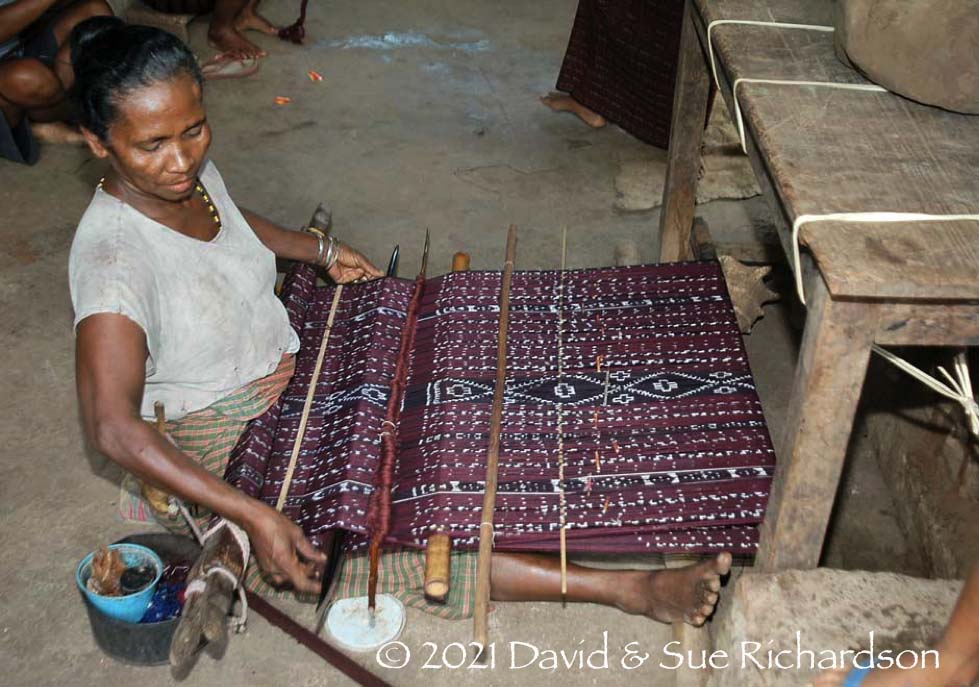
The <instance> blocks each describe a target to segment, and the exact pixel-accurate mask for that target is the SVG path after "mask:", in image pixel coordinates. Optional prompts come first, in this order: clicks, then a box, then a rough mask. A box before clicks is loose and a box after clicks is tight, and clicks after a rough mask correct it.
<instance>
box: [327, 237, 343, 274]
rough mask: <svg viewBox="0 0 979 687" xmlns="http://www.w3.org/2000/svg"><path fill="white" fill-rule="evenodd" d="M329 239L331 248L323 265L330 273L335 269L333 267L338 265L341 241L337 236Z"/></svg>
mask: <svg viewBox="0 0 979 687" xmlns="http://www.w3.org/2000/svg"><path fill="white" fill-rule="evenodd" d="M329 239H330V246H329V249H328V250H327V251H326V262H325V264H324V265H323V267H324V268H326V270H327V271H328V272H329V271H330V270H332V269H333V266H334V265H336V264H337V260H339V259H340V241H338V240H337V238H336V237H335V236H330V237H329Z"/></svg>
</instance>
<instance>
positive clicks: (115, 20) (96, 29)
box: [69, 16, 126, 71]
mask: <svg viewBox="0 0 979 687" xmlns="http://www.w3.org/2000/svg"><path fill="white" fill-rule="evenodd" d="M125 25H126V22H124V21H123V20H122V19H120V18H119V17H103V16H99V17H90V18H89V19H86V20H85V21H83V22H79V24H78V25H77V26H76V27H75V28H74V29H73V30H72V32H71V36H70V37H69V44H70V46H71V65H72V67H73V68H74V69H75V71H78V68H79V67H80V66H83V64H84V61H85V57H86V55H87V53H88V52H89V51H90V50H92V49H93V48H97V47H99V42H100V41H98V39H99V38H105V37H106V34H108V33H109V32H111V31H113V30H115V29H119V28H122V27H123V26H125Z"/></svg>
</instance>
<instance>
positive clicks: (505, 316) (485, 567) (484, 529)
mask: <svg viewBox="0 0 979 687" xmlns="http://www.w3.org/2000/svg"><path fill="white" fill-rule="evenodd" d="M516 253H517V226H516V225H515V224H511V225H510V230H509V231H508V232H507V239H506V261H505V262H504V263H503V286H502V288H501V289H500V330H499V338H498V346H497V358H496V390H495V391H494V393H493V411H492V415H491V416H490V428H489V449H488V451H487V454H486V486H485V490H484V492H483V514H482V518H481V520H480V523H479V557H478V558H477V559H476V608H475V612H474V614H473V639H474V640H475V641H476V642H477V643H478V644H479V645H480V646H482V647H485V646H486V645H487V643H488V638H489V602H490V591H491V590H490V573H491V571H492V568H493V512H494V510H496V483H497V473H498V470H499V464H500V433H501V430H502V425H503V392H504V391H505V388H506V360H507V331H508V329H509V326H510V283H511V282H512V280H513V261H514V258H515V257H516ZM483 656H484V657H485V652H483Z"/></svg>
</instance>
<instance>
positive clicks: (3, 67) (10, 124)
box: [0, 0, 112, 165]
mask: <svg viewBox="0 0 979 687" xmlns="http://www.w3.org/2000/svg"><path fill="white" fill-rule="evenodd" d="M111 14H112V8H110V7H109V5H108V4H107V3H106V2H105V0H68V1H65V0H0V157H4V158H7V159H8V160H13V161H15V162H24V163H27V164H29V165H30V164H34V163H35V162H37V158H38V148H37V142H36V138H40V139H42V140H46V141H49V142H53V143H81V142H83V140H84V139H83V138H82V135H81V133H80V132H79V131H78V129H77V127H75V126H73V125H72V124H69V123H68V122H70V121H71V119H72V114H71V107H70V106H69V104H68V98H67V93H68V90H69V89H70V88H71V86H72V84H73V83H74V81H75V76H74V73H73V72H72V68H71V55H70V52H69V46H68V35H69V34H70V33H71V31H72V29H74V28H75V26H76V25H78V24H79V23H81V22H82V21H84V20H85V19H88V18H89V17H95V16H100V15H111ZM35 137H36V138H35Z"/></svg>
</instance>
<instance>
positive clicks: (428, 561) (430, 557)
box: [425, 533, 452, 604]
mask: <svg viewBox="0 0 979 687" xmlns="http://www.w3.org/2000/svg"><path fill="white" fill-rule="evenodd" d="M451 554H452V539H451V538H450V537H449V535H447V534H444V533H438V534H433V535H431V536H430V537H429V538H428V544H427V545H426V547H425V597H426V598H427V599H428V600H429V601H434V602H436V603H443V604H444V603H445V602H446V600H448V598H449V574H450V573H451V570H452V556H451Z"/></svg>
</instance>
